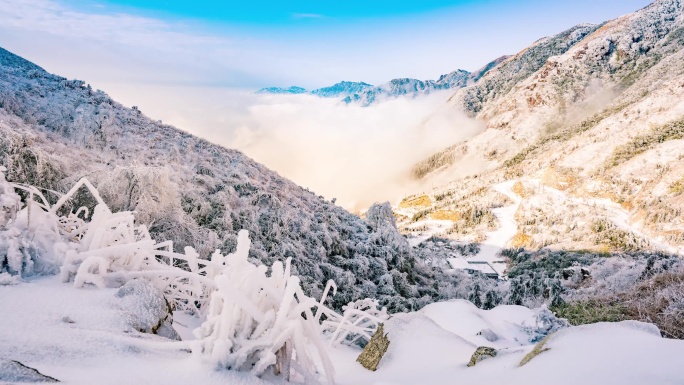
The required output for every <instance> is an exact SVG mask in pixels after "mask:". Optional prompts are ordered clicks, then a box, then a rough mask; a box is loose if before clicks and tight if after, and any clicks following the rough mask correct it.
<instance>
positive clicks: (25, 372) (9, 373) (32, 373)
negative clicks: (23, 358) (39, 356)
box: [0, 360, 59, 382]
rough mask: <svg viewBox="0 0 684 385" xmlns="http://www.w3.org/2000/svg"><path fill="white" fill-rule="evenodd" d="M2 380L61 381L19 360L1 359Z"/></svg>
mask: <svg viewBox="0 0 684 385" xmlns="http://www.w3.org/2000/svg"><path fill="white" fill-rule="evenodd" d="M0 381H7V382H59V380H58V379H56V378H52V377H50V376H46V375H44V374H42V373H41V372H39V371H37V370H36V369H33V368H30V367H28V366H26V365H24V364H22V363H21V362H19V361H13V360H0Z"/></svg>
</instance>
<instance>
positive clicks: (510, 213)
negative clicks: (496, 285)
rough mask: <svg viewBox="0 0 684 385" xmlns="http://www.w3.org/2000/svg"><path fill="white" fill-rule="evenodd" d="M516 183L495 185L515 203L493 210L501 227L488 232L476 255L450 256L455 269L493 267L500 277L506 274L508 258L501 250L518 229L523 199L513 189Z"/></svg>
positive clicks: (487, 268)
mask: <svg viewBox="0 0 684 385" xmlns="http://www.w3.org/2000/svg"><path fill="white" fill-rule="evenodd" d="M514 184H515V181H507V182H504V183H500V184H497V185H495V186H494V189H495V190H496V191H498V192H500V193H502V194H504V195H506V196H507V197H508V198H510V199H511V200H512V201H513V204H511V205H508V206H504V207H500V208H497V209H494V210H492V212H493V213H494V216H496V218H497V219H498V220H499V228H498V229H496V230H494V231H491V232H489V233H487V239H486V240H485V241H484V242H483V243H482V245H480V251H479V252H478V253H477V255H475V256H474V257H471V258H464V257H457V258H449V263H450V264H451V266H452V267H453V268H454V269H462V270H463V269H474V270H483V269H485V268H486V270H483V272H484V273H487V272H488V270H489V269H491V270H493V271H494V272H496V273H497V274H498V275H499V277H504V276H505V271H506V260H505V259H504V258H501V250H503V249H504V248H505V247H506V245H507V244H508V242H509V241H510V240H511V239H512V238H513V237H514V236H515V234H516V232H517V231H518V225H517V224H516V222H515V212H516V210H518V206H520V201H521V199H520V197H519V196H517V195H516V194H515V193H514V192H513V191H511V188H513V185H514ZM483 266H484V267H483Z"/></svg>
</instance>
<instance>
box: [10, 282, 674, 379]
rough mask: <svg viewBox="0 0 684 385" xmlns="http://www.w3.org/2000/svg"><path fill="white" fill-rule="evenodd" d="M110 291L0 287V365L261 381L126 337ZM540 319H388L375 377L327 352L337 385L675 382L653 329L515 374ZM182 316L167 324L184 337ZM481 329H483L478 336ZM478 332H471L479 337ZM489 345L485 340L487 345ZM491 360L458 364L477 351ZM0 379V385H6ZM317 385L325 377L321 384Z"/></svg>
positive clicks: (554, 354)
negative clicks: (493, 351)
mask: <svg viewBox="0 0 684 385" xmlns="http://www.w3.org/2000/svg"><path fill="white" fill-rule="evenodd" d="M116 293H117V289H96V288H94V287H85V288H81V289H77V288H74V287H73V286H71V285H64V284H63V283H61V282H60V281H59V279H58V277H55V276H50V277H43V278H37V279H34V280H30V281H28V282H21V283H18V284H16V285H5V286H0V309H3V313H2V317H0V361H3V360H16V361H20V362H21V363H23V364H25V365H27V366H30V367H32V368H35V369H38V370H39V371H40V372H41V373H43V374H45V375H48V376H50V377H54V378H57V379H59V380H60V381H62V382H63V383H66V384H88V385H91V384H101V385H105V384H116V385H119V384H126V383H128V384H142V383H145V384H164V385H172V384H183V385H185V384H189V383H197V384H208V385H210V384H264V383H269V382H270V381H275V382H276V383H281V382H282V379H272V378H269V377H266V378H263V379H260V378H257V377H254V376H252V375H251V374H249V373H245V372H237V371H229V370H221V371H216V370H213V368H212V367H211V366H210V365H209V364H207V363H206V362H203V361H202V360H199V359H197V357H196V356H193V355H191V354H189V353H187V352H186V351H184V350H183V349H179V346H181V345H179V344H183V343H185V341H182V342H177V341H172V340H169V339H166V338H162V337H160V336H157V335H152V334H144V333H139V332H137V331H135V330H132V329H131V326H130V314H129V311H130V308H129V307H128V304H127V303H126V302H125V301H122V300H121V298H119V297H117V295H116ZM538 319H539V312H538V311H533V310H529V309H527V308H524V307H520V306H500V307H497V308H495V309H492V310H489V311H484V310H479V309H477V308H476V307H475V306H473V305H472V304H470V303H469V302H467V301H452V302H440V303H435V304H433V305H429V306H427V307H426V308H424V309H423V310H422V311H419V312H415V313H408V314H397V315H395V316H394V317H392V318H391V319H390V320H389V321H387V323H386V326H385V330H386V332H387V333H388V336H389V338H390V341H391V343H390V347H389V350H388V351H387V354H386V356H385V357H384V358H383V360H382V361H381V363H380V366H379V368H378V370H377V371H376V372H370V371H367V370H366V369H364V368H363V367H361V365H360V364H358V363H357V362H356V361H355V360H356V357H357V356H358V354H359V353H360V348H356V347H348V346H344V345H334V346H326V348H327V349H328V354H329V355H330V357H331V358H332V361H333V364H334V366H335V369H336V370H335V372H336V383H338V384H349V385H361V384H412V385H413V384H454V383H461V384H497V383H499V384H504V383H505V384H525V385H533V384H556V385H559V384H573V385H575V384H577V383H584V384H602V385H605V384H620V385H626V384H635V385H636V384H639V385H640V384H681V383H682V379H684V366H682V365H681V357H682V356H684V341H680V340H668V339H663V338H661V337H660V334H659V332H658V330H657V328H656V327H655V326H652V325H648V324H643V323H638V322H622V323H614V324H607V323H603V324H594V325H586V326H580V327H570V328H564V329H561V330H559V331H557V332H555V333H554V334H552V335H551V336H550V337H549V338H548V339H547V340H546V342H545V344H544V347H543V348H544V349H549V350H548V351H544V352H543V353H541V354H539V355H538V356H536V357H535V358H533V359H532V360H531V361H530V362H529V363H527V364H526V365H524V366H522V367H519V364H520V362H521V360H522V359H523V357H524V356H525V355H526V354H528V353H529V352H530V351H531V350H532V349H533V347H534V345H535V343H534V342H533V341H534V340H535V336H534V333H530V330H537V329H538V328H539V326H540V325H538ZM187 320H188V318H177V319H176V322H174V327H175V328H177V330H178V332H179V334H180V335H181V336H183V337H184V338H191V336H192V334H191V333H188V329H192V328H193V326H192V325H189V324H187V323H186V322H187ZM486 329H488V330H489V331H488V332H482V331H483V330H486ZM478 333H480V334H481V335H478ZM490 340H491V341H490ZM483 345H484V346H491V347H494V348H497V349H499V354H498V355H497V357H495V358H491V359H488V360H484V361H481V362H479V363H478V364H477V365H476V366H475V367H467V366H466V365H467V363H468V361H469V360H470V357H471V355H472V353H473V352H474V351H475V349H476V348H477V346H483ZM2 375H3V374H2V373H0V382H3V381H4V379H3V377H2ZM321 381H324V379H323V378H321Z"/></svg>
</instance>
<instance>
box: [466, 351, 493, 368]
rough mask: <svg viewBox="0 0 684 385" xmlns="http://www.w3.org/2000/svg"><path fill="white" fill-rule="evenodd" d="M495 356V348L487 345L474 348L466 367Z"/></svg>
mask: <svg viewBox="0 0 684 385" xmlns="http://www.w3.org/2000/svg"><path fill="white" fill-rule="evenodd" d="M494 357H496V349H494V348H490V347H487V346H480V347H479V348H477V350H475V353H473V356H472V357H470V362H468V367H471V366H475V364H477V363H478V362H480V361H482V360H486V359H488V358H494Z"/></svg>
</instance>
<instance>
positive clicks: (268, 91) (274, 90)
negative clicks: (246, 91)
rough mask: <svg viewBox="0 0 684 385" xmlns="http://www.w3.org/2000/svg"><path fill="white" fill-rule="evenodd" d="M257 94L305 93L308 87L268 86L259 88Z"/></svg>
mask: <svg viewBox="0 0 684 385" xmlns="http://www.w3.org/2000/svg"><path fill="white" fill-rule="evenodd" d="M256 93H257V94H291V95H299V94H305V93H306V89H305V88H302V87H297V86H291V87H288V88H281V87H266V88H262V89H260V90H258V91H257V92H256Z"/></svg>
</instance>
